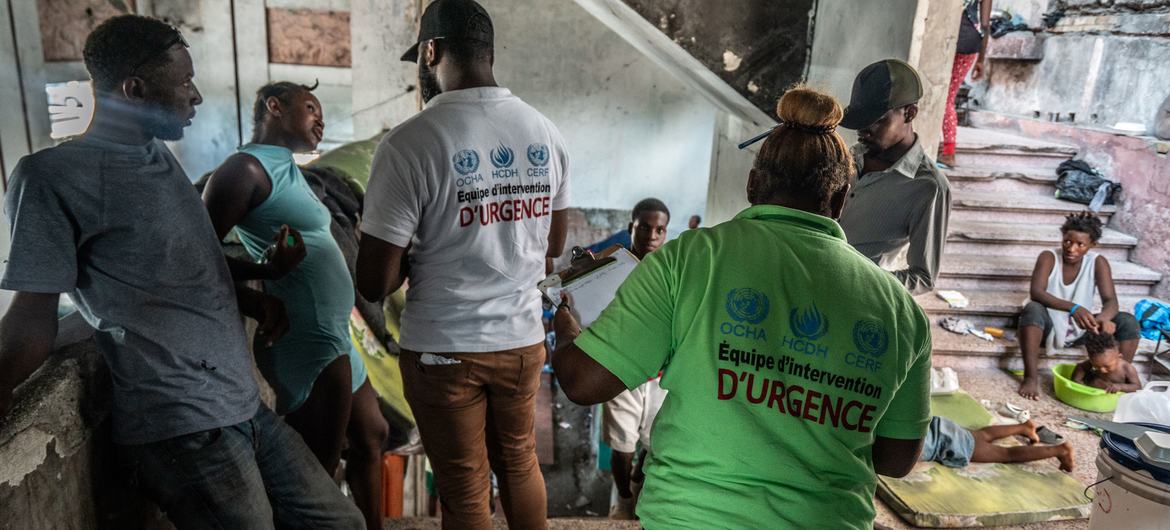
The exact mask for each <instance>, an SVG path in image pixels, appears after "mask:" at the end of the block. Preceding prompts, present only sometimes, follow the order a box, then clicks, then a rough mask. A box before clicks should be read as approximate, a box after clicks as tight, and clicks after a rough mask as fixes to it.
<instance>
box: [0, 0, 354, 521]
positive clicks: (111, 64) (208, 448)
mask: <svg viewBox="0 0 1170 530" xmlns="http://www.w3.org/2000/svg"><path fill="white" fill-rule="evenodd" d="M186 47H187V44H186V42H185V41H184V40H183V37H182V35H181V34H180V33H179V32H178V30H177V29H175V28H173V27H171V26H168V25H166V24H164V23H162V22H160V21H157V20H154V19H151V18H146V17H139V16H133V15H127V16H122V17H116V18H113V19H111V20H109V21H107V22H106V23H104V24H102V25H101V26H99V27H98V28H97V29H95V30H94V32H93V33H92V34H90V36H89V38H88V39H87V41H86V46H85V63H86V68H87V69H88V70H89V72H90V75H91V76H92V77H93V83H94V90H95V96H96V101H97V105H96V109H95V113H94V118H93V123H92V125H91V126H90V129H89V131H88V132H87V133H86V134H85V135H84V136H83V137H81V138H79V139H76V140H72V141H69V142H66V143H64V144H62V145H60V146H58V147H54V148H51V149H46V150H44V151H41V152H39V153H35V154H33V155H29V156H27V157H25V158H23V159H22V160H21V161H20V163H19V164H18V165H17V167H16V170H15V171H14V173H13V177H12V181H11V187H10V189H9V190H8V193H7V197H6V205H5V211H6V214H7V215H8V217H9V220H10V222H11V225H12V247H11V251H10V256H9V262H8V268H7V270H6V272H5V275H4V278H3V280H2V281H0V288H4V289H9V290H13V291H16V295H15V296H14V298H13V302H12V306H11V307H10V309H9V311H8V313H7V314H6V315H5V316H4V318H3V320H2V321H0V420H2V418H3V416H4V415H5V414H6V413H7V410H8V408H9V407H10V406H11V401H12V395H13V390H14V388H15V387H16V386H17V385H19V384H20V383H21V382H23V381H24V380H25V379H26V378H27V377H28V376H29V375H30V374H31V373H32V372H33V371H34V370H35V369H36V368H37V367H38V366H39V365H40V364H41V363H42V362H43V361H44V360H45V358H46V357H47V356H48V354H49V353H50V350H51V348H52V344H53V339H54V336H55V334H56V306H57V302H58V298H59V297H60V293H67V294H68V295H69V296H70V297H71V298H72V299H73V300H74V302H75V303H76V304H77V307H78V309H79V310H80V312H81V314H82V315H83V316H84V317H85V318H86V320H87V321H88V322H89V323H90V325H92V326H93V327H94V328H95V329H96V338H97V343H98V346H99V347H100V349H101V351H102V354H103V356H104V358H105V360H106V363H107V364H108V365H109V368H110V373H111V375H112V377H113V394H114V399H113V411H112V414H111V418H112V421H113V437H114V442H115V443H116V444H117V446H118V450H119V454H120V456H121V457H122V458H124V459H125V460H126V464H128V467H133V468H134V470H135V472H136V473H137V477H138V480H139V483H140V485H141V486H142V487H143V488H144V490H145V493H146V494H148V495H149V496H151V497H152V498H154V499H155V500H156V501H157V502H158V503H159V505H160V506H162V508H163V509H164V510H165V511H166V512H167V514H168V515H169V517H170V519H171V521H172V522H173V523H174V524H175V525H176V526H178V527H179V528H203V527H209V526H223V527H228V528H254V527H270V526H272V524H273V521H274V520H275V521H276V522H277V523H281V524H294V523H295V524H305V523H310V524H311V526H320V527H328V528H359V527H362V526H364V524H363V522H362V518H361V516H360V514H359V513H358V512H357V510H356V508H354V506H353V504H351V503H350V502H348V501H347V500H346V499H345V498H344V497H343V496H342V495H341V493H340V492H339V491H338V490H337V488H336V487H334V485H333V484H332V482H331V480H330V477H329V476H328V475H327V474H326V473H325V472H324V471H323V470H322V468H321V467H320V466H319V465H317V462H316V459H315V457H314V456H313V454H312V453H311V452H310V451H309V450H308V448H307V447H306V446H305V445H304V443H303V442H302V440H301V439H300V437H299V436H298V435H297V434H296V433H295V432H293V431H292V430H291V429H290V428H289V427H287V426H286V425H284V424H283V423H282V422H281V421H280V420H279V418H277V417H276V416H275V414H273V413H272V411H270V410H269V409H268V408H267V407H265V406H263V405H262V404H261V403H260V399H259V393H258V390H257V386H256V382H255V380H254V379H253V376H252V369H251V358H250V354H249V353H248V350H247V347H246V343H245V341H246V338H245V333H244V328H243V325H242V323H241V321H240V310H239V309H237V295H236V293H235V292H234V289H233V286H232V282H231V278H230V276H229V273H228V268H227V264H226V262H225V261H224V258H223V253H222V251H221V250H220V247H219V242H218V240H217V238H216V236H215V232H214V231H213V229H212V226H211V222H210V220H209V218H208V216H207V212H206V210H204V207H203V203H202V201H201V200H200V198H199V195H198V193H197V192H196V191H195V189H194V187H193V186H192V185H191V183H190V181H189V180H188V179H187V176H186V174H185V173H184V172H183V169H182V168H181V167H180V166H179V164H178V162H177V161H176V160H175V158H174V157H173V156H172V155H171V153H170V151H169V150H168V149H167V147H166V146H165V145H164V144H163V143H162V142H161V141H159V140H178V139H179V138H181V137H182V135H183V128H184V127H186V126H187V125H189V124H190V123H191V121H190V120H191V118H192V117H194V115H195V110H194V109H195V106H196V105H198V104H199V103H200V102H201V101H202V98H201V97H200V95H199V91H198V89H196V88H195V85H194V83H193V82H192V78H193V77H194V69H193V67H192V64H191V57H190V55H189V54H188V53H187V50H186ZM239 303H240V306H241V307H242V308H243V309H244V310H245V312H246V313H248V314H249V316H254V317H258V320H265V317H266V316H267V317H270V316H271V315H272V314H273V309H272V308H274V306H273V305H272V304H271V303H270V302H269V301H268V300H267V299H265V298H263V297H262V295H259V293H255V292H252V291H246V290H244V291H242V292H241V293H240V299H239ZM270 499H271V502H270Z"/></svg>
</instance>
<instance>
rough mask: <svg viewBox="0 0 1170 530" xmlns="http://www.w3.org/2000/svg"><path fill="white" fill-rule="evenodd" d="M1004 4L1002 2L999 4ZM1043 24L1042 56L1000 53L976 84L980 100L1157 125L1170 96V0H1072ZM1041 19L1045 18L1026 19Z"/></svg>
mask: <svg viewBox="0 0 1170 530" xmlns="http://www.w3.org/2000/svg"><path fill="white" fill-rule="evenodd" d="M997 6H998V4H997ZM1051 7H1063V8H1064V9H1065V17H1064V18H1062V19H1061V20H1060V21H1059V22H1058V23H1057V24H1056V25H1055V26H1054V27H1053V28H1050V29H1048V30H1045V31H1043V33H1042V34H1043V35H1044V36H1045V37H1046V38H1045V42H1044V45H1043V53H1044V58H1043V59H1042V60H1040V61H1038V62H1037V61H1013V60H994V61H992V63H991V76H990V78H989V79H988V81H987V82H985V83H980V84H978V85H977V87H976V90H975V91H974V92H973V96H974V97H975V98H976V99H977V100H978V103H979V108H981V109H985V110H990V111H993V112H998V113H1003V114H1010V115H1015V116H1023V117H1037V116H1038V117H1041V118H1044V119H1047V118H1048V116H1049V115H1050V114H1053V115H1059V116H1060V118H1059V119H1060V120H1061V121H1068V122H1073V123H1077V124H1084V125H1094V126H1112V125H1114V124H1116V123H1117V122H1122V121H1124V122H1135V123H1139V124H1142V125H1143V126H1145V127H1146V129H1147V130H1152V129H1153V127H1154V123H1155V120H1156V119H1157V116H1156V111H1157V108H1158V106H1159V105H1160V104H1161V103H1162V101H1163V100H1165V99H1166V98H1167V96H1170V67H1167V64H1166V57H1167V56H1168V54H1170V2H1167V1H1165V0H1152V1H1146V2H1135V1H1130V2H1126V1H1118V2H1096V1H1092V2H1090V1H1083V0H1066V1H1065V2H1061V3H1060V5H1059V6H1056V5H1053V6H1050V8H1051ZM1028 22H1029V24H1030V25H1035V26H1039V25H1041V22H1040V21H1039V20H1028Z"/></svg>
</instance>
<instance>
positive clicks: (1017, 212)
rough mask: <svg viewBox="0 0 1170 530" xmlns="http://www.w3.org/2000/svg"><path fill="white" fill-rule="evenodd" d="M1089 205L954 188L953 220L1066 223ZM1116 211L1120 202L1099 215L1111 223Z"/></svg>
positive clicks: (1105, 208)
mask: <svg viewBox="0 0 1170 530" xmlns="http://www.w3.org/2000/svg"><path fill="white" fill-rule="evenodd" d="M1087 209H1088V206H1086V205H1084V204H1078V203H1075V202H1068V201H1062V200H1059V199H1057V198H1055V197H1052V196H1044V195H1021V194H1018V193H1005V192H981V191H967V190H954V191H953V192H952V193H951V222H957V221H992V222H1001V223H1009V222H1010V223H1021V224H1048V225H1061V224H1064V218H1065V216H1066V215H1069V214H1073V213H1078V212H1083V211H1085V210H1087ZM1116 211H1117V207H1116V206H1113V205H1110V206H1103V207H1102V208H1101V211H1100V212H1097V215H1098V216H1100V217H1101V220H1102V221H1103V222H1106V223H1108V222H1109V218H1110V217H1112V216H1113V213H1114V212H1116Z"/></svg>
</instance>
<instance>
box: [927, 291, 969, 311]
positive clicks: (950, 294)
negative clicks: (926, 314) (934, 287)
mask: <svg viewBox="0 0 1170 530" xmlns="http://www.w3.org/2000/svg"><path fill="white" fill-rule="evenodd" d="M935 294H937V295H938V297H939V298H942V299H943V300H944V301H945V302H946V303H947V305H949V306H951V307H953V308H955V309H962V308H964V307H967V306H968V305H970V304H971V301H970V300H968V299H967V297H966V296H963V293H960V292H959V291H945V290H944V291H937V292H935Z"/></svg>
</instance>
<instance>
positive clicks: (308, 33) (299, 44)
mask: <svg viewBox="0 0 1170 530" xmlns="http://www.w3.org/2000/svg"><path fill="white" fill-rule="evenodd" d="M267 12H268V17H267V18H268V61H269V62H272V63H280V64H303V65H311V66H336V67H341V68H349V66H350V37H349V12H348V11H319V10H315V9H282V8H268V10H267Z"/></svg>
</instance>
